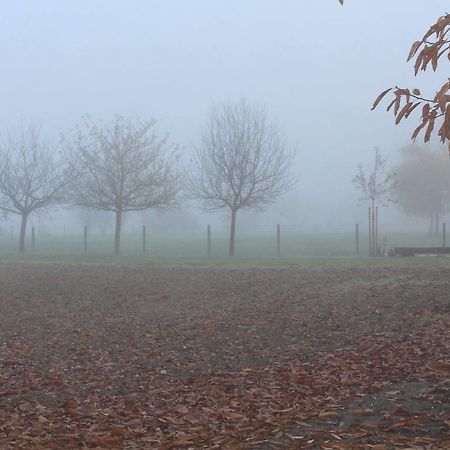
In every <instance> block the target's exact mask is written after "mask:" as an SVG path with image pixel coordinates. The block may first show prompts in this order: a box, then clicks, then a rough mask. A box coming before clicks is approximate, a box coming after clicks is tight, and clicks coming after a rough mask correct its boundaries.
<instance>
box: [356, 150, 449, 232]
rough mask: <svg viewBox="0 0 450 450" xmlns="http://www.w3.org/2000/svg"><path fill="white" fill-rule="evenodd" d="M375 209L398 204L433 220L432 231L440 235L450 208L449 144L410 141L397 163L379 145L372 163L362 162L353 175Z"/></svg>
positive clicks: (364, 196) (357, 186)
mask: <svg viewBox="0 0 450 450" xmlns="http://www.w3.org/2000/svg"><path fill="white" fill-rule="evenodd" d="M353 183H354V184H355V187H356V188H357V189H358V190H359V191H360V192H361V193H362V198H361V199H362V200H367V201H369V205H370V207H371V211H372V213H373V211H374V210H375V208H376V207H377V206H378V205H387V204H388V203H392V204H395V205H396V206H397V207H398V208H399V209H400V210H401V211H402V212H403V213H405V214H407V215H410V216H415V217H420V218H425V219H428V220H429V233H430V234H435V235H437V234H438V233H439V231H440V223H441V220H442V218H443V217H444V216H445V214H447V213H448V212H450V158H449V157H448V154H447V151H446V149H445V148H443V147H442V146H441V147H438V148H432V147H431V146H430V145H427V146H419V145H416V144H410V145H408V146H406V147H404V148H402V149H400V161H399V162H398V163H397V164H396V165H394V166H393V167H390V168H389V167H388V166H387V159H386V157H383V156H382V154H381V152H380V149H379V148H375V150H374V158H373V162H372V164H371V165H369V166H368V167H366V168H364V167H363V166H362V165H361V164H360V165H359V166H358V171H357V174H356V176H355V177H354V178H353Z"/></svg>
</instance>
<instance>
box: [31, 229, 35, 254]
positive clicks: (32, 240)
mask: <svg viewBox="0 0 450 450" xmlns="http://www.w3.org/2000/svg"><path fill="white" fill-rule="evenodd" d="M31 249H32V250H33V252H34V251H35V249H36V234H35V232H34V226H32V227H31Z"/></svg>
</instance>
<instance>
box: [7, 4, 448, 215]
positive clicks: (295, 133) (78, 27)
mask: <svg viewBox="0 0 450 450" xmlns="http://www.w3.org/2000/svg"><path fill="white" fill-rule="evenodd" d="M448 6H449V5H448V1H444V0H407V1H406V0H403V1H400V0H397V1H391V0H347V1H346V5H345V7H340V6H339V4H338V1H337V0H309V1H307V0H240V1H236V0H221V1H219V0H215V1H213V0H201V1H200V0H190V1H187V0H176V1H175V0H174V1H171V0H164V1H162V0H161V1H152V0H147V1H132V0H130V1H126V2H125V1H111V0H103V1H99V0H98V1H96V0H88V1H87V0H84V1H80V0H77V1H73V0H65V1H61V0H54V1H50V0H40V1H36V0H29V1H22V0H17V1H9V2H7V1H3V2H2V14H1V15H0V34H1V37H0V52H1V54H2V70H1V71H0V89H1V92H0V98H1V103H0V112H1V117H0V118H1V121H2V126H5V127H6V126H14V124H16V123H17V122H19V121H21V120H22V121H25V122H26V121H28V120H35V121H36V120H40V121H42V123H43V125H44V129H45V130H46V131H47V132H48V133H50V134H53V135H55V136H58V135H59V133H60V132H67V131H69V130H70V128H71V127H72V126H73V124H74V123H76V122H77V121H79V119H80V117H81V116H82V115H84V114H90V115H91V116H92V117H94V118H110V117H112V116H113V115H114V114H115V113H118V114H123V115H139V116H141V117H143V118H147V117H148V118H150V117H155V118H157V119H159V127H160V128H159V129H160V130H161V131H162V132H166V131H167V132H169V133H170V134H171V136H172V139H173V140H174V141H175V142H177V143H179V144H180V145H181V146H183V147H185V148H186V153H188V151H189V149H190V148H192V145H194V144H195V142H196V140H197V137H198V135H199V132H200V130H201V128H202V125H203V123H204V121H205V119H206V116H207V114H208V111H209V109H210V107H211V105H212V104H213V103H214V102H218V101H224V100H225V101H228V100H231V101H234V100H238V99H239V98H240V97H243V96H244V97H246V98H248V99H249V100H250V101H251V102H257V103H261V104H264V105H265V106H266V107H267V111H268V112H269V114H270V116H271V117H272V118H274V119H275V120H276V121H277V122H278V124H279V126H280V129H281V131H282V132H283V134H284V135H285V136H286V139H287V141H288V142H289V143H290V144H291V145H296V146H297V148H298V150H299V156H298V158H297V160H298V166H297V167H295V168H294V170H295V172H296V173H298V174H299V175H300V183H299V185H298V188H297V189H296V191H295V192H294V193H292V194H291V195H290V196H288V198H289V199H291V200H293V201H296V202H298V205H299V211H300V210H302V208H306V207H307V206H310V205H311V204H313V203H315V204H316V208H318V209H321V208H324V207H325V206H328V205H332V210H333V212H335V211H336V210H337V208H338V207H340V205H342V203H343V202H344V203H345V202H351V203H352V205H351V206H353V205H354V201H355V199H356V198H357V197H358V195H357V194H355V193H354V190H353V188H352V185H351V178H352V176H353V175H354V173H355V170H356V165H357V164H358V162H364V161H366V160H367V159H368V158H369V157H370V155H371V152H372V149H373V147H374V146H375V145H379V146H381V148H382V151H383V152H384V153H385V154H391V155H392V159H395V157H396V152H395V150H396V149H397V148H398V147H399V146H402V145H404V144H405V143H406V142H407V140H408V137H409V135H410V132H411V129H412V127H413V124H414V123H415V122H412V121H411V120H410V121H409V122H408V123H406V124H405V125H403V126H400V127H395V126H394V125H393V118H392V116H391V115H390V114H387V113H385V112H383V111H382V109H380V110H377V111H375V112H370V106H371V104H372V102H373V99H374V98H375V97H376V95H377V94H378V93H379V92H380V91H381V90H383V89H385V88H386V87H389V86H391V85H393V84H399V85H402V86H409V87H420V88H422V89H423V91H424V92H430V94H433V93H434V90H435V88H436V87H437V86H438V85H437V84H436V83H434V82H433V80H435V79H436V76H435V75H434V76H433V75H432V74H430V75H426V76H419V78H418V79H414V77H413V72H412V67H411V64H407V63H406V61H405V60H406V55H407V53H408V51H409V48H410V45H411V43H412V42H413V41H415V40H417V39H418V38H420V37H421V36H422V34H423V32H424V31H425V30H426V29H427V27H428V26H429V25H430V24H431V23H432V22H433V21H435V19H436V18H437V17H438V16H439V15H441V14H443V13H444V12H445V11H446V9H448ZM444 64H446V63H444ZM443 72H445V69H444V70H443V71H442V72H441V73H440V77H438V78H441V79H445V75H446V73H443ZM352 214H353V213H352ZM355 214H356V213H355ZM351 220H353V217H350V218H349V221H351Z"/></svg>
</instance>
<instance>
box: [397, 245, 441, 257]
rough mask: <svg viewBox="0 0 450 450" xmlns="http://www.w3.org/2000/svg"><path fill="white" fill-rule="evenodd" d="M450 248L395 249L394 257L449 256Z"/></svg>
mask: <svg viewBox="0 0 450 450" xmlns="http://www.w3.org/2000/svg"><path fill="white" fill-rule="evenodd" d="M449 254H450V247H395V249H394V255H395V256H415V255H449Z"/></svg>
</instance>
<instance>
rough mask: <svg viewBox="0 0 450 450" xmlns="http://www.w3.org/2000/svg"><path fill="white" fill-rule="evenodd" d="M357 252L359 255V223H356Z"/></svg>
mask: <svg viewBox="0 0 450 450" xmlns="http://www.w3.org/2000/svg"><path fill="white" fill-rule="evenodd" d="M355 244H356V254H357V255H359V223H357V224H356V225H355Z"/></svg>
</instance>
